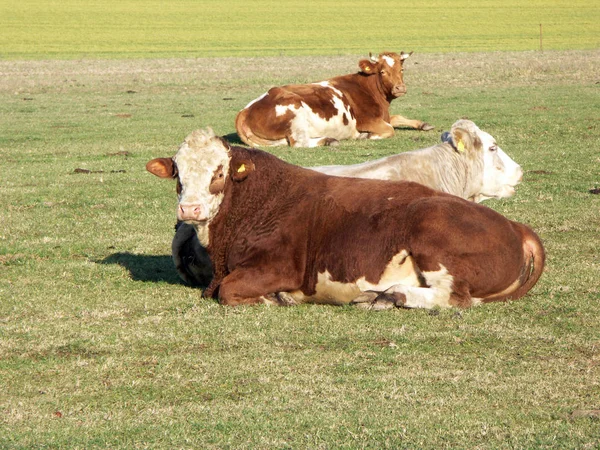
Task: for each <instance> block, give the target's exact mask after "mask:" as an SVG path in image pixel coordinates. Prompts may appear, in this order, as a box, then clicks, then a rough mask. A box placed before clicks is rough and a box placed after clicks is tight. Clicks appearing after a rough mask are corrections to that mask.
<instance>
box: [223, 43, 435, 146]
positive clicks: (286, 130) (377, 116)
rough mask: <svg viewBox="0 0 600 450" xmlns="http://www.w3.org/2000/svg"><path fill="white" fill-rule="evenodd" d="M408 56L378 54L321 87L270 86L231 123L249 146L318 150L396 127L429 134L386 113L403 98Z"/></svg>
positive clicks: (384, 134) (423, 125) (382, 134)
mask: <svg viewBox="0 0 600 450" xmlns="http://www.w3.org/2000/svg"><path fill="white" fill-rule="evenodd" d="M411 54H412V52H411V53H404V52H400V54H398V53H391V52H388V53H382V54H380V55H379V56H378V57H377V58H374V57H371V58H369V59H363V60H361V61H359V63H358V65H359V67H360V72H358V73H353V74H349V75H342V76H339V77H335V78H331V79H329V80H326V81H322V82H320V83H312V84H296V85H287V86H281V87H274V88H271V89H270V90H269V91H268V92H267V93H265V94H263V95H262V96H261V97H259V98H257V99H255V100H253V101H252V102H250V103H249V104H248V105H247V106H246V107H245V108H244V109H242V110H241V111H240V112H239V114H238V115H237V118H236V120H235V127H236V129H237V132H238V135H239V136H240V139H241V140H242V141H244V142H245V143H246V144H248V145H249V146H251V147H259V146H268V147H271V146H276V145H289V146H291V147H317V146H320V145H332V144H336V143H337V142H338V141H339V140H341V139H359V138H360V139H382V138H387V137H391V136H393V135H394V128H395V127H410V128H415V129H418V130H432V129H433V127H432V126H431V125H429V124H428V123H425V122H423V121H421V120H411V119H407V118H405V117H403V116H400V115H390V111H389V110H390V103H391V102H392V100H394V99H395V98H398V97H400V96H402V95H404V94H406V86H405V84H404V78H403V72H404V69H403V66H404V61H405V60H406V58H408V57H409V56H410V55H411Z"/></svg>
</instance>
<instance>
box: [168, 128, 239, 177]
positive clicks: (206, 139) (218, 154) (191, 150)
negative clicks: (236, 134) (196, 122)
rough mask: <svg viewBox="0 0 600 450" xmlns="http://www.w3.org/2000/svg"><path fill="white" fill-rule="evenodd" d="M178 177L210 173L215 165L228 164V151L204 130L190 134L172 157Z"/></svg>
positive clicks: (225, 165)
mask: <svg viewBox="0 0 600 450" xmlns="http://www.w3.org/2000/svg"><path fill="white" fill-rule="evenodd" d="M173 160H174V161H175V164H176V165H177V169H178V172H179V176H180V178H186V177H188V176H190V175H193V174H200V173H212V172H213V171H214V170H215V169H216V168H217V167H219V166H223V168H224V169H227V168H228V166H229V152H228V149H227V147H226V146H225V145H224V144H223V142H222V141H221V140H220V139H219V138H217V137H215V136H214V135H211V134H210V133H206V132H194V133H192V134H190V135H189V136H188V137H187V138H186V139H185V141H184V142H183V144H181V146H180V147H179V150H178V151H177V153H176V154H175V156H174V157H173Z"/></svg>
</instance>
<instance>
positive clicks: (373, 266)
mask: <svg viewBox="0 0 600 450" xmlns="http://www.w3.org/2000/svg"><path fill="white" fill-rule="evenodd" d="M453 133H454V134H453V136H452V140H453V141H454V142H463V141H465V140H467V139H468V137H467V135H465V134H464V133H462V131H461V130H460V129H454V130H453ZM146 168H147V170H148V171H150V172H151V173H153V174H155V175H157V176H159V177H161V178H175V179H177V183H178V189H177V192H179V205H178V210H177V215H178V219H179V220H182V221H185V222H189V223H192V224H193V225H194V227H195V228H196V232H197V235H198V238H199V241H200V243H201V244H202V245H203V246H204V247H206V248H207V250H208V253H209V255H210V258H211V260H212V264H213V279H212V281H211V283H210V285H209V287H208V288H207V289H206V290H205V292H204V295H205V296H207V297H212V296H217V297H218V299H219V301H220V302H221V303H222V304H225V305H240V304H257V303H275V304H297V303H305V302H313V303H330V304H348V303H362V304H366V305H368V307H372V308H376V309H380V308H388V307H393V306H397V307H408V308H415V307H421V308H434V307H448V306H461V307H469V306H471V305H474V304H479V303H481V302H490V301H496V300H505V299H510V298H519V297H521V296H523V295H525V294H526V293H527V292H528V291H529V290H530V289H531V288H532V287H533V286H534V285H535V283H536V282H537V280H538V279H539V277H540V276H541V274H542V271H543V267H544V260H545V254H544V248H543V246H542V243H541V241H540V239H539V237H538V236H537V235H536V234H535V233H534V232H533V231H532V230H531V229H530V228H529V227H527V226H525V225H522V224H519V223H516V222H512V221H509V220H507V219H505V218H504V217H503V216H501V215H500V214H498V213H497V212H495V211H493V210H491V209H489V208H487V207H485V206H482V205H479V204H476V203H472V202H469V201H467V200H464V199H460V198H458V197H456V196H453V195H449V194H446V193H442V192H438V191H434V190H433V189H430V188H428V187H426V186H423V185H420V184H417V183H413V182H405V181H402V182H392V181H381V180H369V179H356V178H346V177H333V176H329V175H325V174H321V173H319V172H315V171H313V170H309V169H305V168H302V167H298V166H294V165H291V164H288V163H286V162H284V161H282V160H280V159H278V158H277V157H275V156H273V155H271V154H269V153H265V152H263V151H260V150H254V149H246V148H242V147H236V146H233V147H232V146H230V145H229V144H228V143H227V142H226V141H224V140H222V139H220V138H218V137H216V136H214V134H213V133H212V131H210V130H209V131H196V132H194V133H192V134H190V135H189V136H188V137H187V138H186V139H185V142H184V143H183V144H182V145H181V146H180V148H179V150H178V152H177V154H176V155H175V156H174V157H173V158H157V159H153V160H152V161H149V162H148V164H147V165H146Z"/></svg>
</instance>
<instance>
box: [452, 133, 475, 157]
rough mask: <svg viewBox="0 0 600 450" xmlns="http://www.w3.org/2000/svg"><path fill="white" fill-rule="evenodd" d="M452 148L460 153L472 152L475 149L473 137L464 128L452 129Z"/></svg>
mask: <svg viewBox="0 0 600 450" xmlns="http://www.w3.org/2000/svg"><path fill="white" fill-rule="evenodd" d="M451 134H452V146H453V147H454V148H455V149H456V150H457V151H458V152H459V153H464V152H471V151H472V150H474V149H475V142H474V141H473V135H472V134H471V133H469V131H467V130H465V129H464V128H460V127H456V128H452V131H451Z"/></svg>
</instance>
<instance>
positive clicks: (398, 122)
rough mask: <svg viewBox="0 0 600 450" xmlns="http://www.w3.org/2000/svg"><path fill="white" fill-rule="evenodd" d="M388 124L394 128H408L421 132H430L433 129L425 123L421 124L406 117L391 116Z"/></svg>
mask: <svg viewBox="0 0 600 450" xmlns="http://www.w3.org/2000/svg"><path fill="white" fill-rule="evenodd" d="M390 124H391V125H392V127H394V128H400V127H408V128H414V129H415V130H423V131H430V130H433V129H434V128H435V127H434V126H433V125H429V124H428V123H427V122H423V121H422V120H416V119H407V118H406V117H404V116H400V115H395V116H391V117H390Z"/></svg>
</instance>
